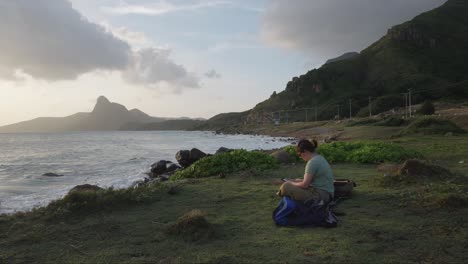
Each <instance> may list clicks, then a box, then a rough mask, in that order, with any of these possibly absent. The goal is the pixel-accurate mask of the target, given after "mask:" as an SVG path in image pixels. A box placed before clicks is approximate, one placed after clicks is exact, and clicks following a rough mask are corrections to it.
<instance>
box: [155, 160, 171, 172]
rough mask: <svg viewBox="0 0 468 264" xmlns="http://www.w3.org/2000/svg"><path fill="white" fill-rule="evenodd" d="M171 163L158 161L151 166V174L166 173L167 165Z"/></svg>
mask: <svg viewBox="0 0 468 264" xmlns="http://www.w3.org/2000/svg"><path fill="white" fill-rule="evenodd" d="M168 163H172V162H170V161H167V160H160V161H158V162H155V163H153V164H152V165H151V172H152V173H154V174H161V173H164V172H166V170H167V164H168Z"/></svg>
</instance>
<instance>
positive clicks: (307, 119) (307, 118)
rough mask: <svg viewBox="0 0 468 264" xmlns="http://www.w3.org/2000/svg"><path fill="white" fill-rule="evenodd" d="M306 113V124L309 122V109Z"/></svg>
mask: <svg viewBox="0 0 468 264" xmlns="http://www.w3.org/2000/svg"><path fill="white" fill-rule="evenodd" d="M305 111H306V122H309V117H308V116H307V115H308V112H309V108H306V109H305Z"/></svg>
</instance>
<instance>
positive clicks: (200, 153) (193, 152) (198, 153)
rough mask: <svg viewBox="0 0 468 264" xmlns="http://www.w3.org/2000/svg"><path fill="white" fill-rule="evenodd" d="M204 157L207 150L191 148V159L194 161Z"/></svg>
mask: <svg viewBox="0 0 468 264" xmlns="http://www.w3.org/2000/svg"><path fill="white" fill-rule="evenodd" d="M204 157H206V153H205V152H203V151H201V150H199V149H196V148H193V149H191V150H190V160H191V161H192V163H193V162H195V161H197V160H199V159H202V158H204Z"/></svg>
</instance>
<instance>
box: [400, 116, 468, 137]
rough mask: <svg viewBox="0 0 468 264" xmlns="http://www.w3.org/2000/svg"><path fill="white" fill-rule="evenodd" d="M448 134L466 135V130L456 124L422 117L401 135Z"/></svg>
mask: <svg viewBox="0 0 468 264" xmlns="http://www.w3.org/2000/svg"><path fill="white" fill-rule="evenodd" d="M447 132H452V133H457V134H464V133H466V131H465V130H463V129H462V128H460V127H459V126H457V125H456V124H454V123H453V122H452V121H449V120H444V119H438V118H434V117H421V118H417V119H416V120H414V121H413V122H412V123H411V124H410V125H409V126H408V127H407V128H405V129H404V130H403V131H401V134H403V135H404V134H418V133H422V134H425V135H428V134H429V135H430V134H441V135H443V134H445V133H447Z"/></svg>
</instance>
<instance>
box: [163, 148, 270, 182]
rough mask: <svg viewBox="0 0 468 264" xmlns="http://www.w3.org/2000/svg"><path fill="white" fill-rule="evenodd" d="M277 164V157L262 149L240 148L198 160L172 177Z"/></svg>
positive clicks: (188, 176)
mask: <svg viewBox="0 0 468 264" xmlns="http://www.w3.org/2000/svg"><path fill="white" fill-rule="evenodd" d="M277 166H278V164H277V163H276V161H275V159H274V158H273V157H271V156H270V155H268V154H266V153H264V152H262V151H247V150H243V149H240V150H233V151H230V152H227V153H222V154H218V155H214V156H210V157H205V158H203V159H201V160H198V161H196V162H195V163H193V164H192V165H190V166H189V167H188V168H186V169H184V170H180V171H177V172H176V173H175V174H174V175H173V176H172V177H171V179H174V180H176V179H183V178H201V177H208V176H215V175H218V174H228V173H234V172H238V171H242V170H246V169H250V168H255V169H256V170H260V171H262V170H267V169H273V168H276V167H277Z"/></svg>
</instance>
